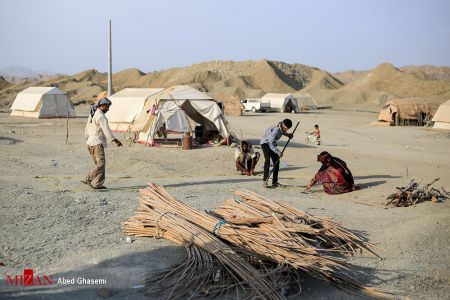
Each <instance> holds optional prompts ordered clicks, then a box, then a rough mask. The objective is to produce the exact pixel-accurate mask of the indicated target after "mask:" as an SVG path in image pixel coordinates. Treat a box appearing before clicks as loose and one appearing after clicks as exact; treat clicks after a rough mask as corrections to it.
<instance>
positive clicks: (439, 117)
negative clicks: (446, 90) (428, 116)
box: [432, 100, 450, 129]
mask: <svg viewBox="0 0 450 300" xmlns="http://www.w3.org/2000/svg"><path fill="white" fill-rule="evenodd" d="M432 121H433V122H434V125H433V128H438V129H450V100H448V101H447V102H445V103H443V104H441V105H440V106H439V108H438V110H437V112H436V113H435V114H434V116H433V119H432Z"/></svg>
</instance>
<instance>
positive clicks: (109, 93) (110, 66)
mask: <svg viewBox="0 0 450 300" xmlns="http://www.w3.org/2000/svg"><path fill="white" fill-rule="evenodd" d="M111 94H112V46H111V20H109V36H108V97H110V96H111Z"/></svg>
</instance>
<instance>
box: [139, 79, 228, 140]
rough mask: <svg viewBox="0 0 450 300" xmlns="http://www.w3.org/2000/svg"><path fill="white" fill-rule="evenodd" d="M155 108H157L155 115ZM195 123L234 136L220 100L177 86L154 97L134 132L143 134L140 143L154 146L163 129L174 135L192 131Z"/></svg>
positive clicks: (226, 135)
mask: <svg viewBox="0 0 450 300" xmlns="http://www.w3.org/2000/svg"><path fill="white" fill-rule="evenodd" d="M153 105H155V106H156V107H157V113H156V114H154V115H152V113H151V111H152V109H151V108H152V106H153ZM192 123H195V124H199V125H202V126H203V128H204V130H215V131H218V132H219V133H220V135H221V136H222V137H223V138H228V137H230V135H231V133H230V130H229V128H228V125H227V122H226V119H225V116H224V114H223V112H222V110H221V109H220V107H219V105H217V103H216V101H215V100H214V99H213V98H212V97H211V96H209V95H208V94H206V93H202V92H200V91H198V90H196V89H194V88H192V87H190V86H187V85H176V86H173V87H170V88H167V89H164V90H163V91H161V92H159V93H157V94H154V95H153V96H151V97H150V98H149V99H148V100H147V102H146V103H145V106H144V109H143V112H142V114H141V115H140V116H139V117H138V119H137V120H136V122H135V123H134V124H133V125H132V127H131V131H135V132H139V142H141V143H150V144H151V143H152V141H153V139H154V136H155V134H156V132H157V131H158V130H159V129H160V128H161V127H163V126H165V130H166V131H168V132H171V133H184V132H186V131H190V132H192V131H193V128H192Z"/></svg>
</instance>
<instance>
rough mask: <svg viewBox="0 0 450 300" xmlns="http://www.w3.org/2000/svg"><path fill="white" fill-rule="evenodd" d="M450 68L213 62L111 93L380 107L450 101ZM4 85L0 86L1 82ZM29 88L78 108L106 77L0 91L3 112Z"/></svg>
mask: <svg viewBox="0 0 450 300" xmlns="http://www.w3.org/2000/svg"><path fill="white" fill-rule="evenodd" d="M449 74H450V68H448V67H433V66H419V67H414V66H408V67H404V68H401V69H398V68H396V67H395V66H393V65H391V64H389V63H384V64H381V65H380V66H378V67H377V68H375V69H373V70H369V71H346V72H342V73H336V74H333V75H332V74H330V73H328V72H326V71H324V70H321V69H318V68H315V67H311V66H307V65H302V64H287V63H283V62H278V61H270V60H260V61H242V62H234V61H209V62H204V63H199V64H194V65H192V66H188V67H185V68H172V69H167V70H161V71H156V72H151V73H144V72H142V71H140V70H138V69H126V70H122V71H119V72H117V73H114V74H113V90H114V91H119V90H121V89H123V88H126V87H163V88H164V87H169V86H172V85H176V84H188V85H191V86H193V87H195V88H197V89H199V90H202V91H205V92H209V93H211V94H213V95H221V96H237V97H240V98H244V97H260V96H262V95H264V94H265V93H267V92H275V93H277V92H278V93H293V92H296V91H299V90H302V91H305V92H308V93H310V94H312V95H313V96H314V97H315V98H316V99H317V101H318V102H319V103H320V104H331V105H333V104H345V105H358V106H366V107H379V106H381V105H383V104H384V103H385V101H386V100H387V99H390V98H394V97H400V98H403V97H413V96H414V97H417V96H418V97H425V98H427V99H431V100H436V101H440V102H443V101H445V100H448V99H450V80H448V77H450V75H449ZM0 84H1V83H0ZM29 86H55V87H58V88H60V89H62V90H64V91H66V92H67V93H68V94H69V96H70V98H71V100H72V101H73V102H74V103H75V104H84V103H88V102H89V101H91V100H92V97H93V96H94V95H97V94H99V93H100V92H102V91H104V90H106V88H107V75H106V74H105V73H100V72H98V71H97V70H94V69H92V70H86V71H83V72H80V73H77V74H74V75H71V76H66V75H58V76H55V77H53V78H50V79H45V80H44V79H42V80H39V81H37V82H35V81H25V82H21V83H18V84H15V85H11V84H4V85H2V86H0V107H1V108H2V109H3V110H5V109H7V108H9V107H10V106H11V104H12V101H13V100H14V97H15V96H16V95H17V93H18V92H20V91H21V90H23V89H25V88H26V87H29Z"/></svg>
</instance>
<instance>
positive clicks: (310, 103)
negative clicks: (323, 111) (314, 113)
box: [293, 92, 319, 110]
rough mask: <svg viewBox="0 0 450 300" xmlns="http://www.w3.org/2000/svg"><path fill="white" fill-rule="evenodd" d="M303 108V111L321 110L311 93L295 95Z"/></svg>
mask: <svg viewBox="0 0 450 300" xmlns="http://www.w3.org/2000/svg"><path fill="white" fill-rule="evenodd" d="M293 95H294V96H295V97H296V98H297V101H298V103H299V105H300V107H301V109H302V110H314V109H319V105H318V104H317V101H316V99H315V98H314V97H313V96H312V95H311V94H309V93H304V92H300V93H295V94H293Z"/></svg>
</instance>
